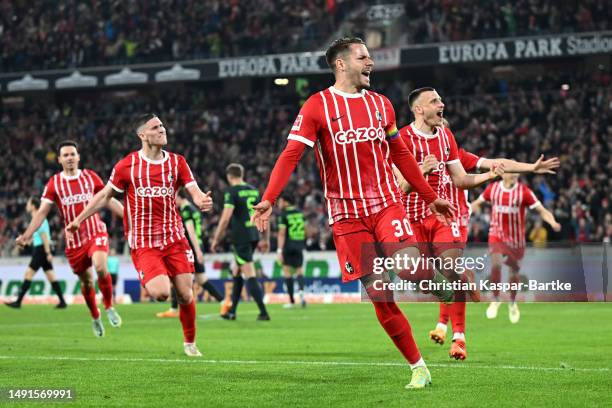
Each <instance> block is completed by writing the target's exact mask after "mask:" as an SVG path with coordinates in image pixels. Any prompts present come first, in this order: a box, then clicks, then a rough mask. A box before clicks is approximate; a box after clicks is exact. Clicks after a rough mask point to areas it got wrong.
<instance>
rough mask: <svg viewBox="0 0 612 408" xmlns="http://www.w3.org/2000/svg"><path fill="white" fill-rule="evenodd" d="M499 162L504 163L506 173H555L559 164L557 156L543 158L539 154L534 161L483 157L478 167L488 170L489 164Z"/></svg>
mask: <svg viewBox="0 0 612 408" xmlns="http://www.w3.org/2000/svg"><path fill="white" fill-rule="evenodd" d="M495 162H499V163H502V164H503V165H504V171H505V172H506V173H535V174H556V171H555V170H556V169H557V168H558V167H559V165H560V164H561V161H560V160H559V158H558V157H552V158H550V159H546V160H544V155H543V154H541V155H540V157H539V158H538V160H536V161H535V162H534V163H525V162H519V161H516V160H511V159H504V158H498V159H494V160H492V159H483V160H482V162H481V163H480V168H481V169H484V170H490V169H491V166H492V165H493V164H494V163H495Z"/></svg>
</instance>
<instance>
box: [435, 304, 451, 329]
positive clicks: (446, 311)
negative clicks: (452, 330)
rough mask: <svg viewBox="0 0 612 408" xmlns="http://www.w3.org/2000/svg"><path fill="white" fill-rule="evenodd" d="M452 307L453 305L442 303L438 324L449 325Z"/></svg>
mask: <svg viewBox="0 0 612 408" xmlns="http://www.w3.org/2000/svg"><path fill="white" fill-rule="evenodd" d="M450 307H451V305H447V304H446V303H440V317H439V318H438V323H442V324H448V319H449V317H450Z"/></svg>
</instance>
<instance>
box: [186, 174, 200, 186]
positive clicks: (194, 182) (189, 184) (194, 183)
mask: <svg viewBox="0 0 612 408" xmlns="http://www.w3.org/2000/svg"><path fill="white" fill-rule="evenodd" d="M192 177H193V176H192ZM194 185H195V186H197V185H198V183H197V182H196V181H190V182H189V183H187V184H185V188H189V187H191V186H194Z"/></svg>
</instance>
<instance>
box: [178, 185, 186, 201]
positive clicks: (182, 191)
mask: <svg viewBox="0 0 612 408" xmlns="http://www.w3.org/2000/svg"><path fill="white" fill-rule="evenodd" d="M176 196H177V197H181V198H183V199H187V194H186V193H185V188H184V187H181V188H179V189H178V190H177V192H176Z"/></svg>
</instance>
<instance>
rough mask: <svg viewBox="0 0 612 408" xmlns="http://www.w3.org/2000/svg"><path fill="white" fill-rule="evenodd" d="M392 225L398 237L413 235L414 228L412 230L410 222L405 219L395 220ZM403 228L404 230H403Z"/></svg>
mask: <svg viewBox="0 0 612 408" xmlns="http://www.w3.org/2000/svg"><path fill="white" fill-rule="evenodd" d="M391 225H393V228H395V233H394V235H395V236H396V237H398V238H399V237H403V236H404V235H412V228H410V222H409V221H408V220H407V219H406V218H404V219H403V220H401V221H400V220H393V221H391ZM402 227H403V228H402Z"/></svg>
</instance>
